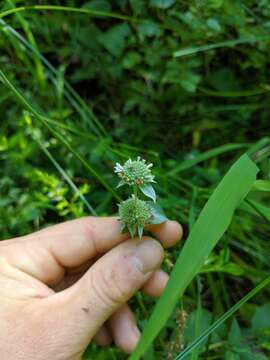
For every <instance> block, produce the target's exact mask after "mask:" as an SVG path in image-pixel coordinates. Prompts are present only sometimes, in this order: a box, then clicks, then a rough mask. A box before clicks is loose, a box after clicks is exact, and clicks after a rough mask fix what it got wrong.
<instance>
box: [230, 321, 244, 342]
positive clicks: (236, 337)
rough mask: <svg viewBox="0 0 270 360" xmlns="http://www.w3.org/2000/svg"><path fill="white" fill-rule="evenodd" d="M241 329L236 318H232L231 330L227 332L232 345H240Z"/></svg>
mask: <svg viewBox="0 0 270 360" xmlns="http://www.w3.org/2000/svg"><path fill="white" fill-rule="evenodd" d="M241 340H242V335H241V329H240V326H239V324H238V322H237V320H236V319H233V322H232V326H231V330H230V333H229V343H230V344H231V345H232V346H236V347H240V346H241Z"/></svg>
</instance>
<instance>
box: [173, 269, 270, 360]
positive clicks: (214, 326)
mask: <svg viewBox="0 0 270 360" xmlns="http://www.w3.org/2000/svg"><path fill="white" fill-rule="evenodd" d="M269 284H270V276H268V277H267V278H266V279H264V280H263V281H262V282H261V283H260V284H258V285H257V286H256V287H255V288H254V289H252V290H251V291H250V292H249V293H247V294H246V295H245V296H244V297H243V298H242V299H241V300H240V301H238V302H237V303H236V304H235V305H233V306H232V307H231V308H230V309H229V310H228V311H227V312H226V313H225V314H223V315H222V316H221V317H220V318H219V319H218V320H216V321H215V322H214V323H213V324H212V325H211V326H210V327H209V328H208V329H207V330H205V331H204V332H203V333H202V334H201V335H200V336H199V337H198V338H197V339H195V340H194V341H193V342H192V343H191V344H190V345H189V346H188V347H187V348H186V349H185V350H184V351H182V352H181V353H180V354H179V355H178V356H177V357H176V358H175V359H174V360H183V359H185V358H186V357H187V356H188V355H189V354H190V353H191V352H192V351H194V349H195V348H197V346H199V345H200V344H201V343H202V342H203V341H204V340H205V339H207V338H208V336H209V335H211V334H212V332H214V331H215V330H216V329H217V328H218V327H219V326H220V325H222V324H223V323H224V322H225V321H226V320H227V319H228V318H229V317H230V316H232V315H233V314H234V313H235V312H236V311H237V310H239V309H240V307H241V306H242V305H244V304H245V303H246V302H247V301H249V300H250V299H251V298H252V297H253V296H255V295H256V294H258V292H260V291H261V290H262V289H263V288H265V287H266V286H267V285H269Z"/></svg>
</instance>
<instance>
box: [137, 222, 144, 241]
mask: <svg viewBox="0 0 270 360" xmlns="http://www.w3.org/2000/svg"><path fill="white" fill-rule="evenodd" d="M138 236H139V238H140V239H141V238H142V236H143V226H140V225H139V226H138Z"/></svg>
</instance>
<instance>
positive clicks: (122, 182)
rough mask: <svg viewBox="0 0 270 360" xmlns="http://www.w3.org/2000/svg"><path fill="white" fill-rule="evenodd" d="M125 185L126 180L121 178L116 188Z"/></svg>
mask: <svg viewBox="0 0 270 360" xmlns="http://www.w3.org/2000/svg"><path fill="white" fill-rule="evenodd" d="M123 185H125V182H124V181H123V180H120V181H119V183H118V185H117V186H116V189H118V188H120V186H123Z"/></svg>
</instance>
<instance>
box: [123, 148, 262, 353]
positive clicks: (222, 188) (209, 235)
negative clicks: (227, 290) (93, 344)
mask: <svg viewBox="0 0 270 360" xmlns="http://www.w3.org/2000/svg"><path fill="white" fill-rule="evenodd" d="M257 172H258V168H257V166H256V165H255V163H254V162H252V161H251V159H250V158H249V157H248V156H247V155H243V156H242V157H241V158H240V159H239V160H238V161H237V162H236V163H235V164H234V165H233V166H232V167H231V169H230V170H229V172H228V173H227V174H226V175H225V177H224V178H223V179H222V181H221V182H220V184H219V185H218V187H217V188H216V190H215V191H214V193H213V194H212V196H211V197H210V199H209V200H208V202H207V203H206V205H205V207H204V208H203V210H202V212H201V213H200V215H199V218H198V220H197V221H196V223H195V225H194V226H193V228H192V230H191V233H190V235H189V237H188V239H187V241H186V243H185V245H184V248H183V250H182V251H181V253H180V255H179V257H178V259H177V262H176V264H175V266H174V269H173V271H172V273H171V276H170V280H169V282H168V285H167V287H166V289H165V291H164V293H163V295H162V296H161V298H160V300H159V301H158V303H157V305H156V307H155V309H154V311H153V313H152V315H151V317H150V320H149V322H148V324H147V325H146V327H145V329H144V332H143V334H142V336H141V339H140V341H139V343H138V345H137V347H136V349H135V351H134V352H133V354H132V355H131V357H130V360H138V359H140V357H141V356H142V355H143V354H144V352H145V351H146V350H147V348H148V347H149V346H150V344H151V343H152V342H153V340H154V339H155V337H156V336H157V335H158V333H159V332H160V330H161V329H162V327H163V326H164V325H165V323H166V321H167V320H168V318H169V316H170V314H171V313H172V311H173V310H174V307H175V305H176V303H177V301H178V300H179V298H180V297H181V296H182V295H183V293H184V291H185V289H186V288H187V286H188V285H189V284H190V282H191V281H192V280H193V279H194V277H195V275H196V274H197V273H198V271H199V270H200V268H201V267H202V266H203V264H204V262H205V260H206V259H207V257H208V256H209V254H210V252H211V251H212V249H213V248H214V246H215V245H216V243H217V242H218V240H219V239H220V238H221V236H222V235H223V234H224V232H225V231H226V229H227V228H228V226H229V224H230V222H231V220H232V216H233V214H234V211H235V209H236V208H237V206H238V205H239V204H240V202H241V201H242V200H243V198H244V197H245V196H246V195H247V194H248V192H249V191H250V189H251V186H252V184H253V183H254V181H255V180H256V174H257ZM183 269H185V271H184V272H183Z"/></svg>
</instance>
